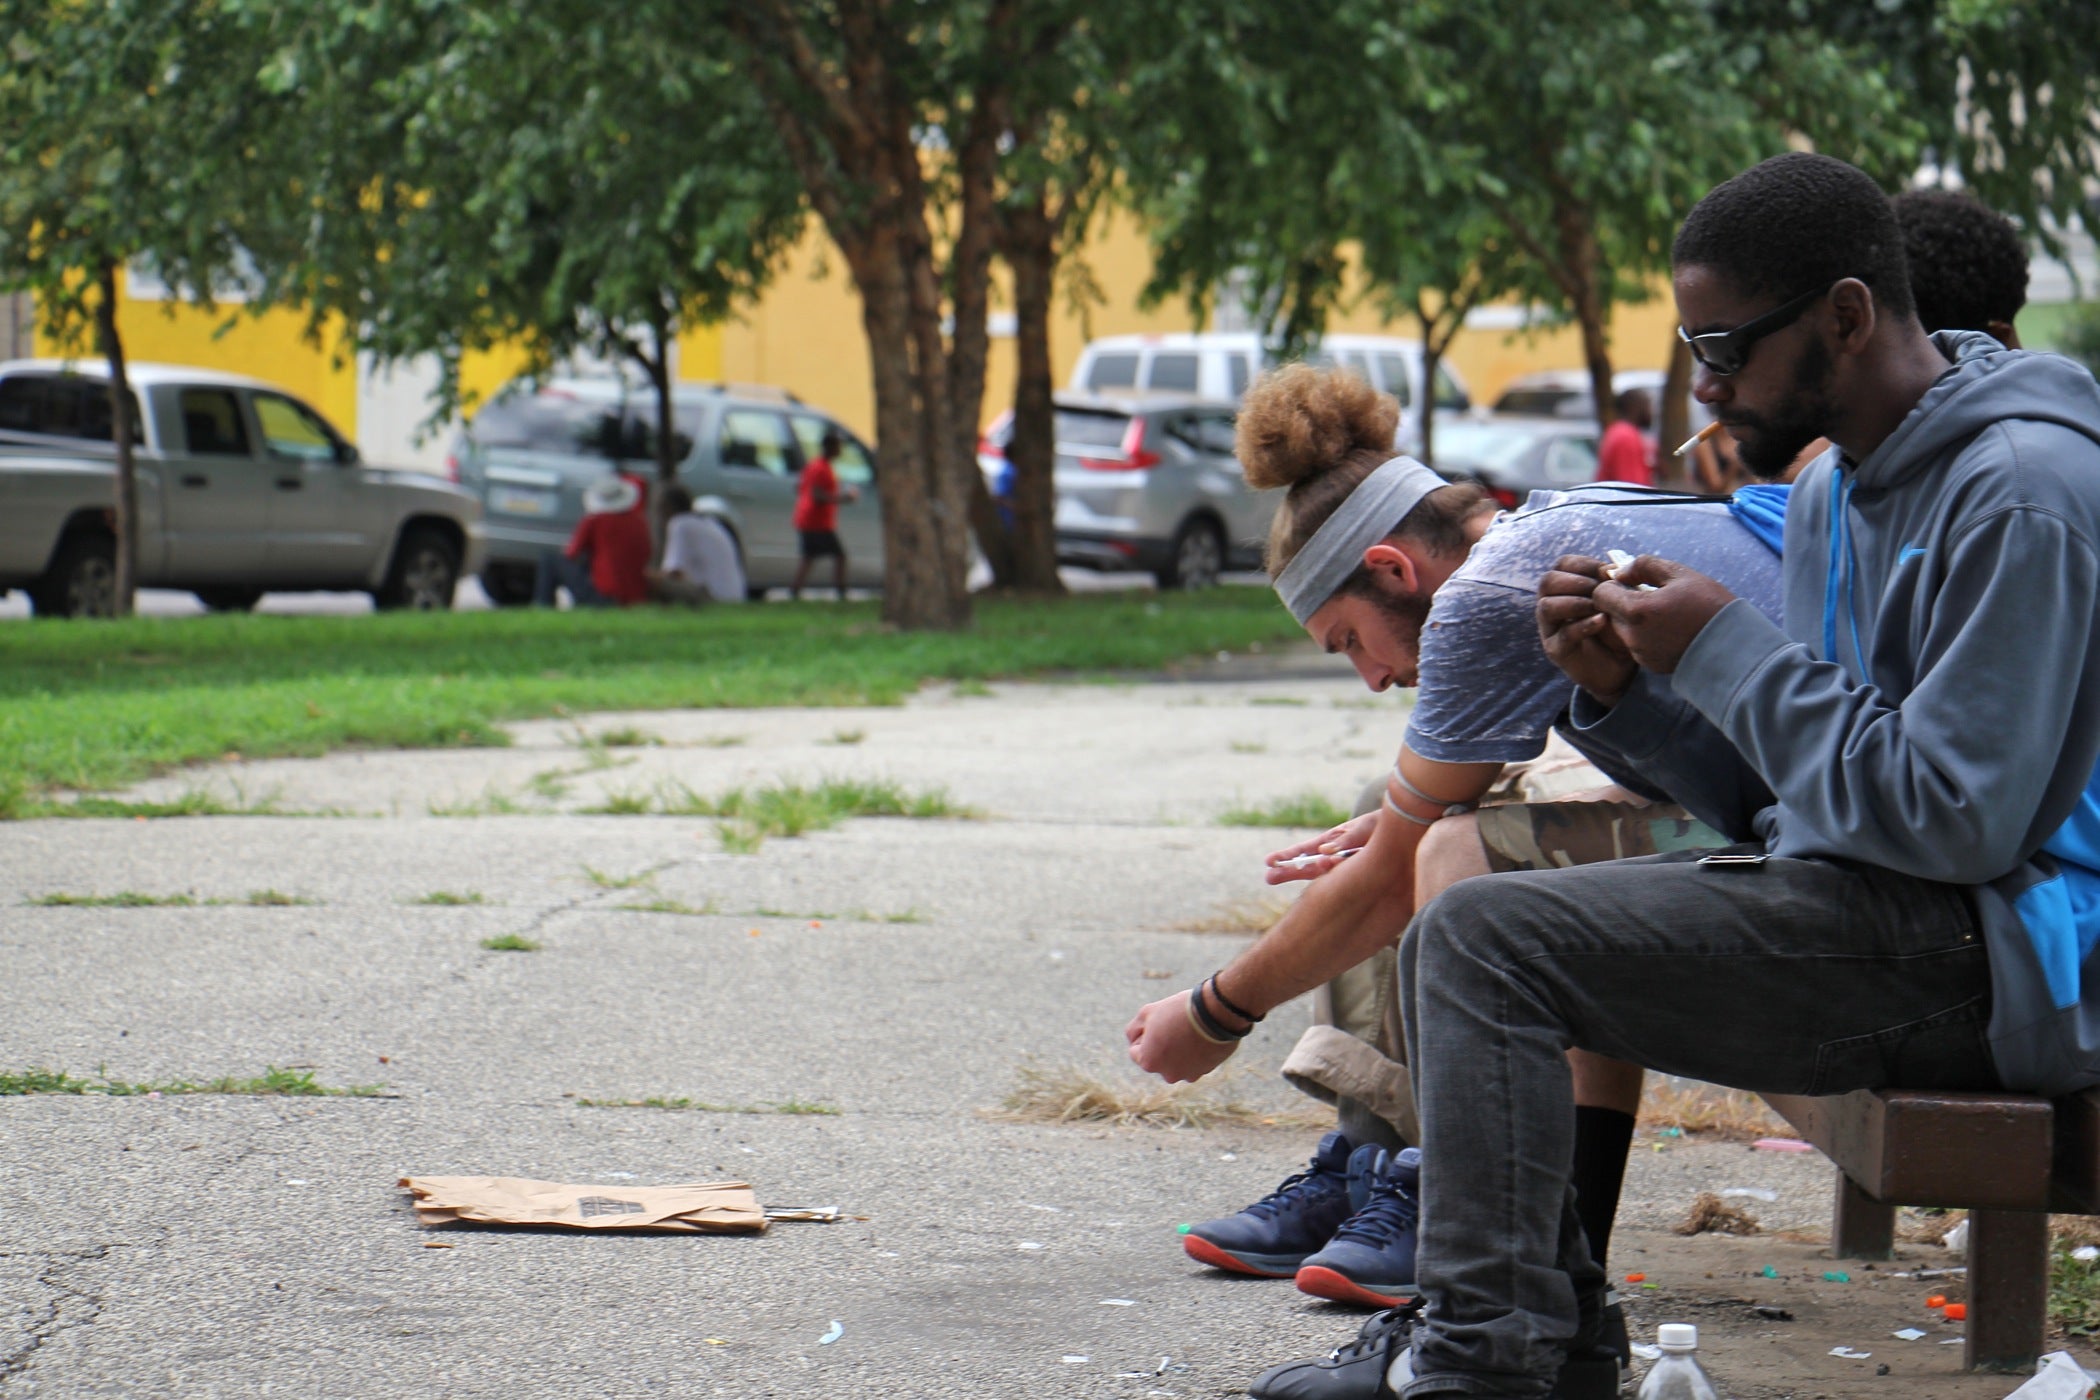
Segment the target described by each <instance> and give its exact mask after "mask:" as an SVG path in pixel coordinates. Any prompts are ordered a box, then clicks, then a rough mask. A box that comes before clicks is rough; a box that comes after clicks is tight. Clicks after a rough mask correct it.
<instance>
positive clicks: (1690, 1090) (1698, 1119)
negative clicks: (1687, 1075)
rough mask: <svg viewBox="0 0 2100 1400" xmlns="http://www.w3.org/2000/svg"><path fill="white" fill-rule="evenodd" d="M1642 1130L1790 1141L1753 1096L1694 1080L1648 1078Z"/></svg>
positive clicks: (1787, 1131)
mask: <svg viewBox="0 0 2100 1400" xmlns="http://www.w3.org/2000/svg"><path fill="white" fill-rule="evenodd" d="M1639 1121H1640V1125H1641V1126H1642V1127H1643V1128H1681V1129H1683V1130H1684V1131H1685V1132H1687V1133H1712V1134H1714V1135H1715V1136H1717V1137H1721V1138H1728V1139H1735V1138H1743V1139H1748V1138H1760V1137H1792V1136H1793V1134H1794V1130H1793V1129H1792V1128H1790V1127H1788V1126H1787V1123H1786V1120H1785V1119H1783V1118H1781V1117H1780V1116H1779V1115H1778V1114H1776V1113H1774V1112H1773V1111H1772V1110H1771V1109H1770V1108H1768V1107H1766V1105H1765V1101H1764V1100H1763V1099H1761V1098H1759V1097H1758V1096H1757V1095H1755V1094H1752V1093H1748V1092H1746V1091H1744V1090H1741V1089H1723V1088H1720V1087H1719V1086H1717V1085H1713V1084H1701V1083H1699V1082H1697V1081H1695V1080H1689V1079H1672V1078H1668V1077H1666V1076H1663V1075H1651V1076H1649V1078H1648V1083H1647V1086H1646V1087H1645V1088H1644V1089H1642V1091H1641V1112H1640V1119H1639Z"/></svg>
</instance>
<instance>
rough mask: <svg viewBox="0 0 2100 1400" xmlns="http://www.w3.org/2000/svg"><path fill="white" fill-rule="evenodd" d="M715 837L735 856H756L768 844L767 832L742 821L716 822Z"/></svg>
mask: <svg viewBox="0 0 2100 1400" xmlns="http://www.w3.org/2000/svg"><path fill="white" fill-rule="evenodd" d="M715 839H716V840H718V841H720V842H721V843H722V849H723V850H724V851H726V852H728V853H729V854H730V855H733V856H755V855H757V854H758V852H759V848H760V847H762V846H764V845H765V844H766V834H765V833H764V832H763V831H760V830H758V829H757V828H756V827H750V826H746V825H744V824H743V823H742V822H716V823H715Z"/></svg>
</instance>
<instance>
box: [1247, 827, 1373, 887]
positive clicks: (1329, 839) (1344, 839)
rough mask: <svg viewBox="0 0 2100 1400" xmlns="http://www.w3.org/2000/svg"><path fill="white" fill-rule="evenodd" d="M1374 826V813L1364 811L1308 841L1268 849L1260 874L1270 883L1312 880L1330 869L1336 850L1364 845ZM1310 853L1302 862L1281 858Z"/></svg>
mask: <svg viewBox="0 0 2100 1400" xmlns="http://www.w3.org/2000/svg"><path fill="white" fill-rule="evenodd" d="M1377 827H1378V813H1376V812H1366V813H1364V814H1363V815H1362V816H1360V817H1352V818H1351V819H1350V820H1348V821H1346V822H1343V823H1342V824H1341V825H1340V826H1338V827H1336V828H1334V830H1332V831H1330V832H1328V833H1327V834H1326V835H1324V836H1315V837H1314V838H1313V839H1312V840H1310V841H1301V842H1299V843H1298V844H1297V845H1295V846H1286V847H1284V848H1283V849H1282V850H1280V851H1271V852H1270V853H1269V858H1268V860H1267V861H1266V862H1265V864H1266V866H1267V870H1266V871H1265V872H1264V874H1263V876H1262V878H1263V879H1265V880H1267V881H1268V882H1269V883H1270V884H1272V885H1283V884H1288V883H1290V882H1291V881H1292V880H1316V879H1318V878H1319V877H1320V876H1322V875H1325V874H1326V873H1327V872H1328V871H1330V870H1332V869H1334V868H1335V867H1336V866H1337V865H1340V864H1341V861H1339V860H1338V859H1336V858H1335V855H1334V853H1335V852H1336V851H1347V850H1351V849H1353V848H1355V847H1358V846H1363V845H1368V844H1369V843H1370V840H1371V833H1372V832H1373V831H1374V830H1376V829H1377ZM1307 856H1310V857H1312V859H1310V860H1306V861H1305V863H1304V864H1302V865H1289V864H1286V863H1285V862H1287V861H1294V860H1301V859H1303V858H1305V857H1307Z"/></svg>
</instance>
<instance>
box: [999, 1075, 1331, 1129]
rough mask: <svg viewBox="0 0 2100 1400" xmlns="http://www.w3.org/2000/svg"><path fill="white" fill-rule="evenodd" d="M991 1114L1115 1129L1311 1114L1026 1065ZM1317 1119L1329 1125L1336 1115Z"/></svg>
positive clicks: (1268, 1121) (1178, 1087)
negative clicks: (1268, 1109)
mask: <svg viewBox="0 0 2100 1400" xmlns="http://www.w3.org/2000/svg"><path fill="white" fill-rule="evenodd" d="M993 1116H994V1117H998V1118H1004V1119H1007V1120H1009V1121H1011V1122H1017V1123H1104V1124H1107V1125H1109V1126H1111V1127H1117V1128H1224V1127H1232V1128H1247V1127H1261V1128H1269V1127H1290V1128H1299V1127H1304V1126H1307V1122H1306V1120H1309V1119H1311V1118H1312V1115H1311V1114H1309V1113H1305V1112H1297V1113H1265V1112H1262V1111H1261V1110H1259V1109H1256V1108H1253V1107H1251V1106H1249V1105H1247V1104H1244V1103H1241V1102H1240V1101H1239V1100H1237V1099H1233V1098H1229V1097H1218V1096H1215V1095H1213V1094H1211V1093H1210V1092H1208V1091H1206V1090H1204V1089H1200V1088H1198V1087H1197V1086H1195V1085H1193V1084H1162V1083H1160V1082H1159V1081H1157V1080H1154V1079H1150V1078H1147V1079H1143V1080H1132V1079H1114V1080H1111V1079H1106V1078H1103V1077H1102V1076H1100V1075H1096V1074H1090V1073H1088V1072H1087V1071H1085V1070H1082V1069H1078V1068H1075V1067H1073V1066H1069V1065H1067V1066H1064V1067H1061V1068H1057V1069H1039V1068H1037V1067H1035V1066H1033V1065H1023V1066H1022V1067H1021V1071H1020V1082H1019V1083H1018V1084H1017V1085H1015V1087H1014V1089H1013V1092H1011V1093H1009V1094H1008V1095H1007V1096H1006V1097H1005V1098H1004V1099H1003V1100H1001V1101H1000V1105H999V1108H998V1110H997V1111H996V1112H995V1113H994V1114H993ZM1319 1121H1321V1122H1325V1123H1328V1124H1329V1125H1331V1123H1332V1116H1331V1115H1328V1116H1326V1117H1324V1118H1322V1119H1321V1120H1319Z"/></svg>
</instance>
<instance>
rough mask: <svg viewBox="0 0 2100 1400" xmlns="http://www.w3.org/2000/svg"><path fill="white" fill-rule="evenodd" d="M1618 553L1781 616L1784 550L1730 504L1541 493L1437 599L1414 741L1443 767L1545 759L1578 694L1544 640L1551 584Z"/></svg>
mask: <svg viewBox="0 0 2100 1400" xmlns="http://www.w3.org/2000/svg"><path fill="white" fill-rule="evenodd" d="M1614 549H1623V550H1625V551H1626V552H1627V553H1629V554H1655V555H1660V556H1661V557H1662V558H1665V559H1672V560H1675V561H1676V562H1678V563H1680V564H1685V565H1688V566H1690V567H1691V568H1694V569H1697V570H1698V571H1699V572H1700V573H1703V574H1706V575H1708V576H1709V577H1712V578H1715V579H1718V580H1720V581H1721V582H1722V583H1723V584H1726V585H1727V586H1728V588H1729V590H1730V591H1731V592H1733V593H1734V594H1736V596H1738V597H1740V598H1746V599H1748V600H1749V601H1750V603H1751V604H1752V605H1754V606H1755V607H1756V608H1757V609H1758V611H1760V612H1762V613H1764V614H1765V615H1766V616H1767V617H1770V618H1771V619H1773V620H1774V621H1778V620H1779V612H1780V585H1779V555H1778V554H1777V553H1776V552H1775V551H1773V550H1772V549H1771V547H1770V546H1768V545H1766V544H1764V543H1763V542H1761V541H1760V540H1759V539H1758V538H1757V536H1755V535H1753V534H1751V533H1750V531H1749V529H1748V528H1747V527H1746V526H1744V525H1743V524H1742V523H1741V522H1740V521H1739V520H1737V519H1736V518H1735V515H1734V513H1733V512H1731V511H1730V510H1729V508H1728V506H1727V505H1726V503H1724V502H1719V501H1688V500H1684V499H1682V498H1674V499H1673V498H1672V497H1670V495H1669V494H1668V493H1662V492H1644V491H1639V490H1635V489H1632V488H1628V487H1623V486H1585V487H1578V488H1576V489H1575V490H1572V491H1534V492H1532V493H1531V498H1530V499H1529V500H1527V501H1525V502H1524V505H1523V507H1522V508H1521V509H1519V510H1516V511H1514V512H1510V513H1506V514H1503V515H1500V516H1497V517H1496V518H1495V523H1494V524H1493V525H1491V526H1489V527H1488V532H1487V533H1486V534H1485V535H1483V536H1482V537H1481V539H1480V542H1479V543H1478V544H1476V545H1474V546H1473V552H1472V553H1471V554H1470V555H1468V556H1467V557H1466V562H1465V563H1464V564H1462V565H1460V566H1459V570H1458V572H1457V573H1455V574H1453V575H1452V576H1451V577H1450V579H1448V580H1447V581H1446V582H1445V584H1444V586H1443V587H1442V588H1439V589H1438V590H1437V591H1436V597H1435V598H1434V599H1432V600H1431V602H1430V605H1429V617H1428V620H1427V621H1426V622H1425V623H1424V624H1423V626H1422V658H1421V664H1420V667H1419V670H1420V676H1421V682H1420V688H1419V690H1418V691H1417V692H1416V698H1415V708H1414V711H1413V713H1412V714H1410V715H1409V717H1408V722H1407V747H1409V748H1411V749H1413V750H1414V751H1415V752H1416V753H1418V754H1420V755H1421V756H1422V757H1424V758H1427V759H1431V760H1434V761H1436V762H1439V763H1516V762H1520V761H1522V760H1524V759H1527V758H1536V757H1538V754H1539V751H1540V750H1541V749H1543V748H1544V747H1545V745H1546V734H1547V731H1548V730H1550V729H1551V728H1552V727H1553V724H1554V722H1555V721H1556V720H1558V719H1559V718H1560V716H1561V713H1562V712H1563V711H1564V710H1565V709H1566V708H1567V706H1568V701H1569V698H1570V697H1571V695H1572V694H1573V686H1572V684H1571V683H1570V682H1569V680H1568V678H1567V676H1566V675H1564V674H1563V673H1562V672H1561V670H1560V668H1559V667H1557V666H1555V665H1554V664H1553V663H1552V662H1551V661H1549V660H1547V659H1546V653H1545V650H1544V649H1543V648H1542V647H1541V646H1540V645H1539V624H1538V614H1537V606H1538V587H1539V579H1540V578H1541V577H1543V576H1544V575H1545V574H1546V572H1547V571H1548V570H1550V569H1551V568H1552V567H1553V564H1554V561H1555V560H1557V559H1559V558H1560V557H1561V556H1562V555H1564V554H1582V555H1588V556H1589V557H1591V558H1593V559H1602V558H1604V557H1606V556H1607V555H1608V554H1609V553H1610V552H1611V551H1612V550H1614Z"/></svg>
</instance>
